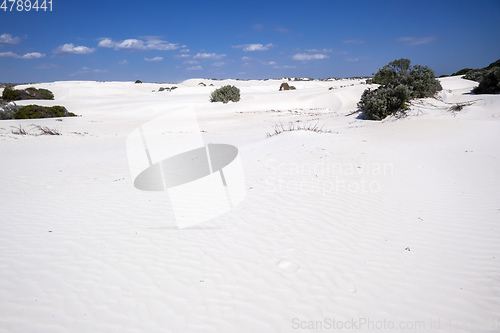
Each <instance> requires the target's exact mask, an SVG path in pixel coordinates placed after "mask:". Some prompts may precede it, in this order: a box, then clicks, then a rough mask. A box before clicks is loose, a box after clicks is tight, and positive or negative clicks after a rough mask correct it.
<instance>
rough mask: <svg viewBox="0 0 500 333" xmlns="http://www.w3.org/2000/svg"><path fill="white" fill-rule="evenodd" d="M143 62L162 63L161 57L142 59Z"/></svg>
mask: <svg viewBox="0 0 500 333" xmlns="http://www.w3.org/2000/svg"><path fill="white" fill-rule="evenodd" d="M144 60H146V61H151V62H154V61H162V60H163V57H154V58H144Z"/></svg>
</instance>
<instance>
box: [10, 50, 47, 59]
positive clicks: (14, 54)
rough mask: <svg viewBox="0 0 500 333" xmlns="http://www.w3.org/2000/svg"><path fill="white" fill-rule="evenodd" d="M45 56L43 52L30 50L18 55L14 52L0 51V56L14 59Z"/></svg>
mask: <svg viewBox="0 0 500 333" xmlns="http://www.w3.org/2000/svg"><path fill="white" fill-rule="evenodd" d="M43 57H45V54H43V53H40V52H31V53H26V54H24V55H18V54H16V53H14V52H10V51H9V52H2V53H0V58H14V59H40V58H43Z"/></svg>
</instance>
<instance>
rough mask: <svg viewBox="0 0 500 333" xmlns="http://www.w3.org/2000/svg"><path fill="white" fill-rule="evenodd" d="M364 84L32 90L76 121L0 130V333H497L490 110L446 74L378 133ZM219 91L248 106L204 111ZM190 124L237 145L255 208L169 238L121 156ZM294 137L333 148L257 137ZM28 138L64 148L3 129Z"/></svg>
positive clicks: (497, 220)
mask: <svg viewBox="0 0 500 333" xmlns="http://www.w3.org/2000/svg"><path fill="white" fill-rule="evenodd" d="M202 81H203V82H204V83H206V84H207V86H206V87H201V86H198V83H199V82H202ZM362 81H363V80H342V81H340V80H339V81H332V82H319V81H310V82H291V84H292V85H294V86H296V87H297V90H295V91H282V92H280V91H277V90H278V88H279V85H280V83H281V81H278V80H269V81H233V80H225V81H211V80H202V79H193V80H188V81H185V82H183V83H181V84H175V86H177V87H178V89H176V90H173V91H171V92H167V91H163V92H158V89H159V88H160V87H170V86H173V85H174V84H148V83H144V84H134V83H123V82H106V83H99V82H55V83H46V84H37V85H35V86H36V87H37V88H47V89H50V90H51V91H53V92H54V94H55V96H56V99H55V100H54V101H37V104H44V105H55V104H60V105H64V106H66V107H67V108H68V110H70V111H71V112H74V113H76V114H78V115H81V117H77V118H64V119H63V120H62V121H57V120H56V119H43V120H38V119H37V120H9V121H2V122H0V154H1V159H0V171H1V177H0V189H1V190H0V191H1V204H2V209H0V221H1V230H2V231H1V232H0V254H1V255H0V272H1V274H0V300H1V301H0V332H91V331H92V332H176V333H177V332H296V331H299V332H316V331H323V330H324V331H328V330H333V328H332V326H333V327H334V328H336V329H338V330H340V331H342V330H344V331H368V330H380V331H402V330H405V329H406V330H408V331H416V332H428V331H432V332H493V331H498V330H499V329H500V318H499V315H498V313H500V288H499V286H500V265H499V259H500V242H498V239H500V177H499V170H500V140H499V139H500V96H498V95H497V96H492V95H477V96H476V95H471V94H470V90H471V89H472V87H474V85H475V84H476V83H474V82H472V81H467V80H463V79H461V78H459V77H452V78H445V79H441V83H442V85H443V88H444V89H443V91H442V92H440V93H439V96H438V99H425V100H421V101H417V102H414V103H412V110H411V112H410V115H409V116H408V117H407V118H404V119H399V120H398V119H395V118H390V119H388V120H386V121H383V122H372V121H365V120H362V119H359V113H355V112H354V111H356V103H357V101H358V100H359V97H360V96H361V94H362V92H363V90H364V89H366V88H367V87H368V86H367V85H365V84H362ZM210 84H213V85H214V87H211V86H209V85H210ZM226 84H231V85H235V86H237V87H239V88H240V89H241V95H242V98H241V101H240V102H238V103H228V104H226V105H224V104H221V103H210V102H209V101H208V99H209V95H210V93H211V91H213V90H214V88H216V87H220V86H222V85H226ZM329 87H334V88H335V89H332V90H329V89H328V88H329ZM153 90H154V92H153ZM471 101H472V102H473V104H472V105H469V106H466V107H465V108H464V109H463V110H462V111H460V112H451V111H449V108H450V107H451V106H452V105H453V104H455V103H464V102H471ZM31 103H32V102H29V101H23V102H20V103H19V104H31ZM187 109H192V110H194V111H195V112H196V116H197V118H198V126H199V128H200V130H201V134H202V135H203V139H204V141H205V142H207V143H227V144H231V145H234V146H236V147H238V149H239V153H240V156H241V159H242V165H243V169H244V174H245V184H246V189H247V192H246V197H245V200H244V201H243V202H242V203H241V204H239V205H238V206H237V207H234V208H233V209H232V210H230V211H229V212H227V213H226V214H224V215H221V216H219V217H217V218H214V219H211V220H209V221H206V222H203V223H200V224H197V225H195V226H193V227H190V228H182V229H180V228H179V227H178V225H177V224H176V221H175V217H174V214H173V212H172V207H171V206H170V205H169V202H168V198H167V197H166V196H165V194H164V193H162V192H146V191H140V190H138V189H136V188H135V187H134V185H133V182H134V179H132V177H131V175H130V170H129V165H128V159H127V146H126V142H127V137H128V136H129V134H130V133H131V132H132V131H133V130H134V129H136V128H138V127H139V126H141V125H142V124H144V123H146V122H148V121H151V120H153V119H156V118H158V117H160V116H163V115H168V114H169V113H170V112H174V111H179V110H180V111H182V110H187ZM172 121H179V119H173V120H172ZM291 122H292V123H294V124H296V125H301V126H307V125H310V124H312V125H315V124H318V126H320V127H321V126H323V128H324V129H325V130H328V131H332V133H313V132H307V131H293V132H286V133H282V134H280V135H277V136H273V137H270V138H267V137H266V134H267V133H268V132H272V131H273V126H274V125H276V124H283V125H284V126H288V124H289V123H291ZM30 124H38V125H43V126H48V127H57V128H58V129H59V130H60V131H61V133H62V135H61V136H20V135H15V134H12V133H11V130H12V127H11V126H15V127H18V126H19V125H20V126H22V127H23V128H26V129H29V128H30V127H29V125H30ZM179 124H180V123H179ZM170 134H172V135H177V136H179V137H182V135H183V133H182V129H181V128H180V127H179V133H170ZM193 209H196V207H193Z"/></svg>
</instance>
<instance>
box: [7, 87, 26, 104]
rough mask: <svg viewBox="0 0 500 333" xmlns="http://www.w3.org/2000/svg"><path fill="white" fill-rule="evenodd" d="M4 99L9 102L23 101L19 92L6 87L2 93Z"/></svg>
mask: <svg viewBox="0 0 500 333" xmlns="http://www.w3.org/2000/svg"><path fill="white" fill-rule="evenodd" d="M2 99H3V100H4V101H7V102H10V101H18V100H20V99H21V96H20V94H19V90H15V89H12V88H10V87H6V88H5V89H4V90H3V92H2Z"/></svg>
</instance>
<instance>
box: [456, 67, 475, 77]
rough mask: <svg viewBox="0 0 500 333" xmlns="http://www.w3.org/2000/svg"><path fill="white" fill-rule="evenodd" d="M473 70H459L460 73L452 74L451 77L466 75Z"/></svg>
mask: <svg viewBox="0 0 500 333" xmlns="http://www.w3.org/2000/svg"><path fill="white" fill-rule="evenodd" d="M471 70H472V68H463V69H461V70H459V71H458V72H455V73H453V74H451V76H457V75H465V74H467V73H469V72H470V71H471Z"/></svg>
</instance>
